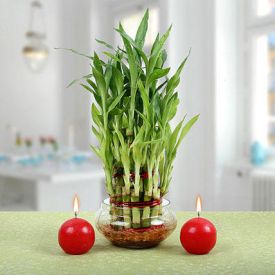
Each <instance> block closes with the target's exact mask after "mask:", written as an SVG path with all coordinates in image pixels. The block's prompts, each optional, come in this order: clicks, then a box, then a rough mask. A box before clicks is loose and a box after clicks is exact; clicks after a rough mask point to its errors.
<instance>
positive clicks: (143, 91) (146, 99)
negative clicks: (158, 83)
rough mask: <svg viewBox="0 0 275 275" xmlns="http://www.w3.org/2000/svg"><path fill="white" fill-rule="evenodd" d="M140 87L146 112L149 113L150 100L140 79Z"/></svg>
mask: <svg viewBox="0 0 275 275" xmlns="http://www.w3.org/2000/svg"><path fill="white" fill-rule="evenodd" d="M138 88H139V91H140V94H141V98H142V102H143V106H144V111H145V114H147V115H148V114H149V113H150V102H149V97H148V94H147V93H146V91H145V88H144V86H143V84H142V81H141V80H138Z"/></svg>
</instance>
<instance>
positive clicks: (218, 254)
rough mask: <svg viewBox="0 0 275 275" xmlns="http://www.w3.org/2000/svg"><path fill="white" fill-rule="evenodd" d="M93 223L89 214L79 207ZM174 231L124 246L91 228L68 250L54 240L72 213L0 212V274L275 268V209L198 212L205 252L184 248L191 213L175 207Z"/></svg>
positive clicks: (241, 271) (268, 271)
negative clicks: (136, 246) (87, 246)
mask: <svg viewBox="0 0 275 275" xmlns="http://www.w3.org/2000/svg"><path fill="white" fill-rule="evenodd" d="M79 216H80V217H82V218H86V219H88V220H89V221H91V222H92V224H93V225H94V216H95V215H94V214H90V213H80V215H79ZM177 216H178V226H177V229H176V230H175V232H174V233H173V234H172V235H171V236H170V237H169V238H168V239H167V240H166V241H164V242H163V243H162V244H161V245H160V246H158V247H155V248H151V249H145V250H130V249H124V248H118V247H114V246H112V245H110V243H109V242H108V241H107V240H105V239H104V237H103V236H102V235H100V234H99V233H98V232H97V231H96V242H95V245H94V247H93V249H92V250H91V251H90V252H89V253H88V254H85V255H81V256H70V255H66V254H64V253H63V251H61V249H60V247H59V246H58V242H57V232H58V229H59V226H60V225H61V224H62V222H64V221H65V220H66V219H68V218H71V217H72V213H43V212H21V213H19V212H17V213H16V212H2V213H0V274H5V275H6V274H81V275H82V274H109V275H116V274H128V275H129V274H167V275H170V274H275V212H261V213H260V212H234V213H232V212H219V213H203V216H204V217H206V218H209V219H210V220H211V221H212V222H213V223H214V224H215V225H216V228H217V232H218V241H217V244H216V247H215V248H214V249H213V250H212V251H211V252H210V254H208V255H203V256H195V255H189V254H187V253H185V251H184V250H183V248H182V247H181V244H180V242H179V231H180V228H181V225H182V224H183V223H184V222H185V221H186V220H187V219H189V218H191V217H194V216H195V213H190V212H188V213H187V212H181V213H177Z"/></svg>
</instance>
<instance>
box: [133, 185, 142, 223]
mask: <svg viewBox="0 0 275 275" xmlns="http://www.w3.org/2000/svg"><path fill="white" fill-rule="evenodd" d="M138 201H139V196H136V194H135V191H134V190H132V192H131V202H138ZM141 211H142V210H141V208H138V207H133V208H132V227H133V228H139V227H140V216H141Z"/></svg>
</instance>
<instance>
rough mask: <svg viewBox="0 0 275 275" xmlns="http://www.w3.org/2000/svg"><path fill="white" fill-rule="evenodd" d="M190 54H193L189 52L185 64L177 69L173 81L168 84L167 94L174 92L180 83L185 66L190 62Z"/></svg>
mask: <svg viewBox="0 0 275 275" xmlns="http://www.w3.org/2000/svg"><path fill="white" fill-rule="evenodd" d="M190 52H191V50H189V53H188V55H187V56H186V57H185V59H184V60H183V62H182V63H181V64H180V66H179V68H178V69H177V71H176V73H175V74H174V75H173V76H172V77H171V79H169V81H168V83H167V87H166V91H167V93H169V92H171V91H173V90H174V89H175V88H176V87H177V86H178V84H179V82H180V73H181V71H182V69H183V68H184V65H185V63H186V61H187V60H188V57H189V55H190Z"/></svg>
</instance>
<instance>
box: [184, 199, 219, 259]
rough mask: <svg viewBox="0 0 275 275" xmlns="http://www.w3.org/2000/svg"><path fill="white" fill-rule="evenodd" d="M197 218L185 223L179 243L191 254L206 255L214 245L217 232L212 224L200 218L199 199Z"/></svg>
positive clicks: (199, 202)
mask: <svg viewBox="0 0 275 275" xmlns="http://www.w3.org/2000/svg"><path fill="white" fill-rule="evenodd" d="M197 212H198V217H197V218H193V219H191V220H189V221H187V222H186V223H185V224H184V225H183V226H182V228H181V232H180V241H181V244H182V246H183V247H184V248H185V250H186V251H187V252H189V253H191V254H198V255H202V254H207V253H208V252H209V251H210V250H211V249H212V248H213V247H214V246H215V244H216V240H217V231H216V228H215V226H214V225H213V223H212V222H210V221H209V220H207V219H204V218H202V217H200V212H201V198H200V196H198V198H197Z"/></svg>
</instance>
